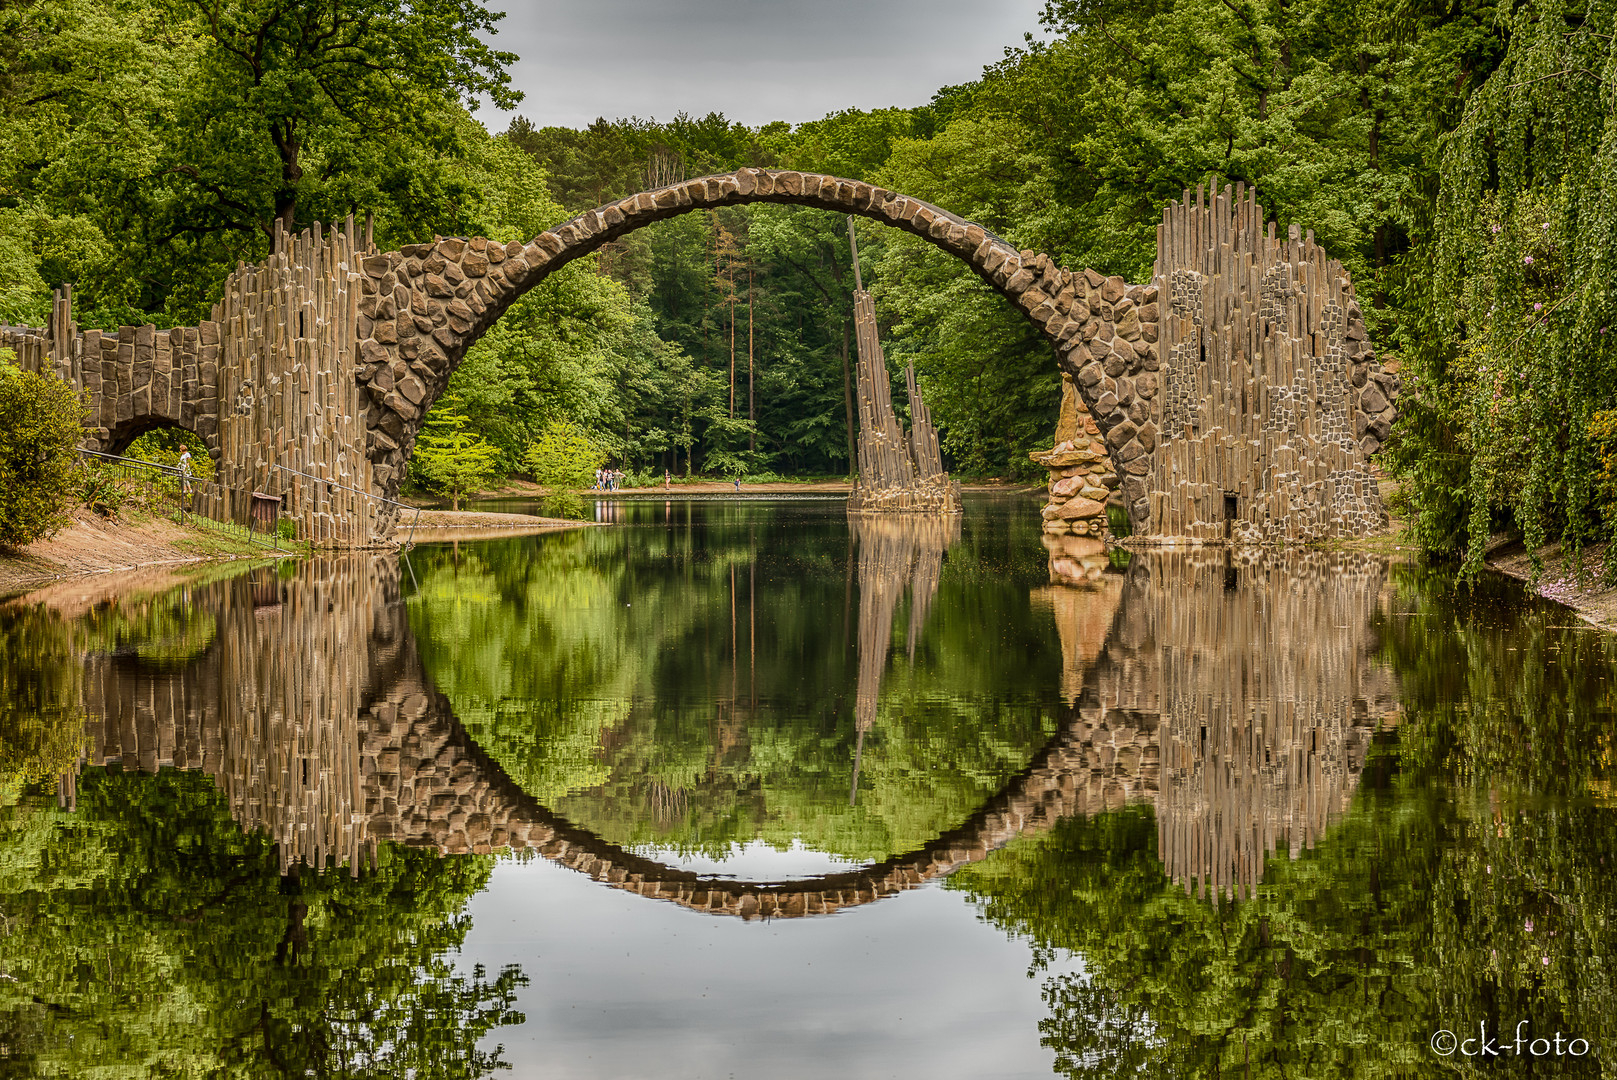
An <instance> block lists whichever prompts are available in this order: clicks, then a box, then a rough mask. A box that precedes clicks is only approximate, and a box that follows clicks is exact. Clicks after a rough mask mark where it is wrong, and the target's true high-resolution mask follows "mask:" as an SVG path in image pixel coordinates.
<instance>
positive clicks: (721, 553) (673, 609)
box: [411, 502, 1060, 860]
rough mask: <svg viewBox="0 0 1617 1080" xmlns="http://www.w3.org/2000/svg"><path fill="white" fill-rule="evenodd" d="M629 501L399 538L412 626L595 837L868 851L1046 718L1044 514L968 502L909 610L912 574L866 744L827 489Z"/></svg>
mask: <svg viewBox="0 0 1617 1080" xmlns="http://www.w3.org/2000/svg"><path fill="white" fill-rule="evenodd" d="M628 511H629V513H630V514H631V515H632V517H631V524H630V526H629V527H628V528H627V529H612V530H606V529H601V530H584V531H581V532H577V533H572V534H564V535H555V536H546V537H538V538H524V539H513V540H510V541H504V542H496V543H489V544H480V545H478V546H477V548H476V549H475V551H473V550H471V549H468V548H460V549H459V550H457V549H456V548H454V547H450V546H440V547H437V548H428V549H423V550H421V551H419V552H417V553H414V554H412V556H411V559H412V563H413V566H414V571H415V574H416V577H417V579H418V580H419V590H418V591H417V592H416V593H415V594H414V596H413V597H412V600H411V604H412V607H411V626H412V628H413V630H414V632H415V635H416V637H417V640H418V642H419V643H420V649H421V654H422V657H423V659H424V661H425V663H426V666H427V668H428V670H429V672H430V674H431V675H432V678H433V680H434V682H435V683H436V685H437V686H438V688H439V689H440V690H442V691H443V692H444V693H445V694H446V695H447V696H448V697H449V698H450V700H451V701H452V702H453V703H454V707H455V712H456V715H457V716H459V717H460V719H461V721H462V722H463V723H464V724H465V725H466V727H467V729H468V730H469V731H470V732H471V733H472V734H473V736H474V737H475V738H476V739H477V741H478V743H479V744H480V745H482V746H483V747H484V748H485V749H487V750H488V751H489V753H490V754H491V755H492V756H493V757H494V758H495V759H496V760H498V761H499V762H500V764H501V765H502V766H503V767H504V768H505V769H506V770H507V771H508V772H509V773H510V775H511V776H512V778H513V779H515V780H516V781H517V782H518V783H519V784H521V785H522V786H523V787H524V788H525V789H526V790H527V791H529V793H531V794H533V795H534V796H535V797H536V798H537V799H539V800H540V801H541V802H543V803H545V804H546V805H548V806H551V807H552V808H554V809H555V810H557V811H558V812H559V813H562V814H563V815H565V816H566V817H568V818H569V819H571V820H573V821H576V822H578V823H579V824H581V825H583V826H585V827H586V828H589V829H590V830H592V831H594V832H596V833H598V834H600V835H601V836H602V837H604V838H605V839H607V840H609V841H611V842H613V843H616V844H620V845H623V846H628V847H634V846H641V845H657V846H660V847H670V848H675V849H678V850H681V851H686V852H700V853H703V854H710V855H722V854H724V853H725V852H727V851H728V850H730V848H731V846H732V845H733V844H736V843H740V842H746V841H751V840H755V839H762V840H765V841H767V842H769V843H772V844H775V845H777V846H785V845H788V844H790V843H791V842H792V841H793V840H800V841H802V842H804V843H806V844H809V845H810V846H812V847H815V848H816V849H818V850H823V851H827V852H830V853H834V854H839V855H843V856H845V857H847V858H852V859H860V860H871V859H880V858H884V857H886V856H888V855H891V854H894V853H897V852H901V851H906V850H910V849H913V848H915V847H918V846H920V845H921V844H923V843H925V842H926V841H927V840H929V839H931V838H932V837H933V836H936V835H937V834H938V833H939V832H941V831H943V830H945V829H947V828H949V827H950V826H952V825H954V824H956V823H957V822H959V821H960V820H962V819H963V818H965V817H966V816H968V815H969V814H970V813H971V812H972V811H973V810H974V809H975V808H976V807H978V806H979V805H981V804H982V803H983V801H984V800H985V799H986V798H988V797H989V796H991V795H992V794H994V793H995V792H996V791H998V790H999V789H1000V788H1001V787H1002V786H1003V785H1004V784H1005V782H1006V781H1007V780H1008V779H1009V778H1010V777H1011V776H1013V775H1015V774H1016V772H1017V771H1018V770H1020V769H1021V768H1022V767H1023V766H1024V765H1025V764H1026V762H1027V761H1028V759H1029V758H1030V757H1031V755H1032V754H1033V753H1034V752H1035V751H1036V750H1037V749H1038V748H1039V747H1040V746H1042V745H1043V744H1044V743H1045V742H1046V741H1047V740H1048V739H1049V737H1050V735H1051V733H1052V732H1053V731H1054V730H1055V726H1056V723H1057V709H1058V706H1059V701H1058V699H1057V697H1056V694H1055V691H1056V688H1057V687H1058V686H1059V679H1060V648H1059V644H1058V643H1057V642H1056V641H1055V637H1054V633H1053V630H1052V628H1051V627H1050V625H1049V623H1048V620H1047V617H1046V618H1040V617H1039V616H1040V615H1041V614H1042V613H1037V612H1034V611H1033V609H1032V606H1031V605H1030V602H1029V585H1030V584H1033V583H1037V582H1038V581H1040V580H1041V579H1042V577H1043V571H1044V567H1043V565H1042V560H1038V559H1036V558H1035V555H1036V554H1040V553H1042V552H1041V549H1039V547H1038V546H1037V541H1036V532H1035V531H1034V530H1035V529H1036V522H1029V521H1025V520H1022V519H1020V518H1018V519H1015V520H1014V521H1010V520H1007V518H1006V516H1004V515H997V516H996V515H993V514H985V515H983V516H982V518H981V520H980V521H978V522H977V523H976V524H975V526H974V525H973V524H968V526H967V527H966V530H965V534H964V536H963V538H962V539H961V542H960V543H958V544H956V545H954V546H953V547H952V548H951V549H950V550H949V551H948V554H947V556H946V557H945V558H944V559H943V561H942V566H941V572H940V574H939V576H938V580H937V584H936V587H935V599H933V600H932V607H931V613H930V615H929V616H928V617H926V618H925V619H922V620H917V624H916V625H915V626H913V627H912V626H911V622H912V620H911V619H910V614H911V610H912V608H913V606H914V599H913V597H908V596H906V598H905V599H903V600H901V601H897V605H898V612H899V614H898V616H897V617H895V618H894V619H893V620H892V622H891V630H890V633H891V636H892V644H893V649H892V656H891V658H890V659H884V660H883V663H884V664H885V665H886V667H887V671H886V678H885V680H884V682H883V691H882V695H881V699H880V704H879V706H878V708H877V710H876V712H875V719H874V721H873V722H872V724H871V726H870V730H869V731H868V733H867V734H866V735H865V737H864V741H863V745H862V746H860V745H858V744H859V733H858V732H857V730H856V723H855V712H856V696H857V693H856V691H857V689H858V659H859V652H858V648H859V646H858V635H859V626H860V622H859V619H860V611H861V605H862V604H864V603H866V602H867V600H868V599H869V597H867V596H866V593H867V592H869V591H870V590H869V589H868V588H867V589H865V590H861V588H860V584H861V583H860V580H859V576H858V571H857V562H858V558H859V555H858V550H857V548H856V547H855V546H854V544H853V543H852V541H851V540H850V537H849V531H848V527H847V524H846V518H845V517H844V515H843V509H842V506H841V505H840V504H839V503H828V504H825V505H821V504H815V503H802V504H776V505H772V506H763V507H759V506H733V505H725V504H716V505H714V504H709V505H699V506H692V504H690V503H669V504H663V503H655V502H652V503H642V504H630V505H629V507H628ZM923 591H929V590H923ZM923 600H924V597H923ZM921 623H924V624H925V626H924V633H923V632H922V628H921V625H920V624H921ZM982 626H993V627H995V628H997V629H998V631H999V633H998V635H997V636H992V635H987V636H985V635H984V634H982V633H981V630H980V627H982ZM912 654H913V659H912ZM856 751H857V753H858V756H859V770H860V771H859V783H858V795H857V799H856V800H855V801H854V803H853V805H851V806H850V798H849V795H850V790H851V788H852V780H853V768H854V760H855V755H856Z"/></svg>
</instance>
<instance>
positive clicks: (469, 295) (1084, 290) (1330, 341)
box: [0, 169, 1398, 546]
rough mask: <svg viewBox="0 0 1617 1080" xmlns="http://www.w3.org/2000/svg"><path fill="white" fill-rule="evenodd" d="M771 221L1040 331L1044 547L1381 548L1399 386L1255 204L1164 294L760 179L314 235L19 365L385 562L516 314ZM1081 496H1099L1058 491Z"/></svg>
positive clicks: (1164, 233)
mask: <svg viewBox="0 0 1617 1080" xmlns="http://www.w3.org/2000/svg"><path fill="white" fill-rule="evenodd" d="M753 202H778V203H793V204H798V205H803V206H811V207H818V208H822V209H827V210H834V211H838V212H845V213H850V214H857V215H860V216H863V217H866V218H870V219H871V220H874V221H878V222H881V223H883V224H887V225H891V226H893V227H895V228H899V229H903V230H905V231H907V232H910V233H913V234H915V235H917V236H920V237H923V238H924V239H926V240H927V241H928V242H930V243H932V244H934V245H935V246H937V247H938V248H940V249H941V250H943V251H946V252H948V253H950V254H951V255H954V256H955V257H957V258H960V259H961V260H963V261H964V262H965V263H966V264H967V265H968V266H970V267H971V268H972V270H973V271H974V272H975V273H976V274H978V275H979V276H980V277H981V278H982V279H983V280H984V281H986V282H987V283H988V284H989V285H990V286H991V287H992V288H994V289H995V290H997V291H998V292H999V293H1001V294H1002V295H1003V296H1005V297H1006V298H1007V299H1008V300H1009V301H1010V303H1011V304H1012V305H1013V306H1014V307H1015V308H1016V309H1017V310H1019V311H1021V312H1022V313H1023V314H1024V315H1026V316H1027V317H1028V318H1029V319H1030V320H1031V321H1032V322H1033V324H1034V325H1035V326H1036V327H1038V328H1039V330H1040V331H1041V332H1042V333H1043V334H1044V335H1045V337H1046V338H1047V339H1048V340H1049V341H1050V342H1051V344H1052V346H1053V348H1054V350H1055V354H1056V360H1057V362H1058V364H1059V366H1060V369H1061V371H1062V372H1063V373H1064V374H1065V375H1066V376H1068V377H1070V378H1071V380H1072V385H1073V387H1074V390H1075V393H1076V394H1077V396H1078V397H1079V398H1081V399H1082V401H1083V402H1084V404H1085V405H1086V407H1087V408H1088V410H1089V417H1088V418H1087V421H1086V425H1085V428H1084V431H1083V432H1082V433H1081V434H1080V436H1079V437H1077V438H1074V439H1070V440H1063V442H1062V443H1061V444H1059V445H1057V446H1056V447H1054V448H1053V449H1052V451H1051V452H1050V453H1049V454H1045V455H1041V457H1040V461H1041V463H1042V464H1045V465H1047V466H1048V467H1049V468H1051V469H1052V471H1053V477H1052V485H1051V493H1052V496H1057V497H1059V498H1058V501H1059V505H1057V502H1054V501H1053V502H1052V504H1051V506H1049V507H1047V508H1046V519H1047V525H1046V528H1047V530H1048V531H1052V532H1061V531H1064V530H1065V529H1067V526H1066V524H1065V522H1066V521H1067V520H1070V519H1072V518H1074V517H1081V518H1086V519H1087V518H1090V517H1094V516H1095V515H1096V513H1097V512H1098V510H1099V507H1100V497H1101V496H1102V494H1103V492H1102V491H1099V490H1095V488H1096V486H1097V485H1098V487H1099V488H1101V489H1104V493H1105V494H1107V495H1109V494H1110V492H1111V491H1116V490H1120V491H1121V494H1122V497H1123V503H1124V505H1125V506H1126V508H1127V510H1128V513H1129V515H1130V517H1131V518H1132V520H1133V525H1134V531H1135V533H1136V535H1138V536H1157V537H1167V538H1172V537H1186V538H1189V539H1193V540H1198V541H1213V542H1220V543H1222V542H1226V541H1230V542H1275V541H1283V542H1297V541H1308V540H1319V539H1327V538H1331V537H1343V536H1355V535H1364V534H1365V533H1367V532H1368V531H1371V530H1373V529H1374V528H1375V527H1377V526H1378V525H1379V524H1380V522H1381V520H1382V512H1381V506H1380V498H1379V495H1378V494H1377V492H1376V484H1375V478H1374V476H1373V475H1372V473H1371V471H1370V468H1369V457H1370V455H1371V454H1372V453H1374V452H1375V451H1376V450H1378V449H1379V448H1380V446H1381V443H1382V440H1384V439H1385V438H1386V437H1387V434H1388V431H1389V429H1390V427H1391V425H1392V423H1393V421H1394V420H1395V419H1396V416H1397V410H1396V406H1395V404H1394V401H1395V399H1396V395H1397V391H1398V379H1397V376H1396V374H1395V373H1392V372H1388V371H1384V370H1383V369H1382V367H1381V365H1380V364H1379V363H1377V362H1376V359H1375V356H1374V353H1373V352H1372V351H1371V349H1370V345H1369V341H1368V336H1367V334H1366V333H1365V326H1364V319H1363V313H1362V312H1361V310H1360V308H1359V305H1358V303H1357V301H1356V300H1355V298H1354V293H1353V287H1352V282H1351V281H1350V280H1349V278H1348V275H1347V271H1346V270H1345V269H1344V268H1343V267H1342V265H1341V263H1339V262H1337V261H1335V260H1332V259H1330V258H1328V257H1327V256H1326V254H1325V253H1324V251H1323V250H1322V249H1321V248H1320V247H1319V245H1317V244H1316V243H1315V242H1314V240H1313V237H1312V235H1309V236H1307V237H1306V238H1304V237H1303V236H1302V235H1301V234H1300V233H1299V232H1298V230H1297V228H1296V227H1295V226H1293V227H1292V228H1291V229H1290V230H1289V233H1288V235H1286V236H1284V237H1282V236H1277V235H1276V231H1275V225H1274V223H1273V222H1270V221H1268V220H1267V219H1266V216H1265V214H1264V212H1263V208H1262V207H1261V206H1259V205H1258V204H1257V201H1256V198H1255V196H1254V195H1253V194H1252V193H1251V192H1249V191H1247V190H1246V189H1245V188H1244V186H1243V185H1235V186H1234V187H1233V188H1228V189H1226V190H1224V191H1222V192H1216V191H1215V192H1212V193H1206V192H1203V191H1201V190H1199V189H1198V191H1197V192H1196V193H1194V196H1193V195H1192V193H1191V192H1188V191H1187V192H1186V193H1185V197H1184V199H1183V201H1181V202H1178V203H1175V204H1172V205H1171V206H1169V207H1167V208H1166V209H1165V210H1164V213H1163V220H1162V224H1161V225H1159V226H1158V229H1157V263H1156V266H1155V268H1154V272H1153V274H1152V279H1151V282H1150V283H1149V284H1146V285H1130V284H1128V283H1127V282H1125V281H1124V280H1123V279H1122V278H1119V277H1110V278H1106V277H1102V276H1101V275H1100V274H1098V273H1096V272H1095V271H1093V270H1085V271H1083V272H1081V273H1078V272H1074V271H1071V270H1067V269H1064V268H1062V267H1060V266H1058V265H1056V264H1055V263H1054V262H1053V261H1052V260H1051V259H1050V257H1049V256H1048V255H1042V254H1038V253H1035V252H1032V251H1016V250H1015V249H1013V248H1011V246H1010V245H1009V244H1008V243H1006V242H1005V241H1004V240H1002V239H1000V238H999V237H996V236H994V235H993V234H992V233H990V232H988V231H987V230H986V229H984V228H983V227H982V226H980V225H977V224H974V223H973V222H970V221H967V220H965V219H964V218H961V217H959V216H957V215H954V214H951V213H948V212H947V211H944V210H941V209H939V208H938V207H935V206H932V205H930V204H928V203H926V202H923V201H921V200H919V199H913V198H910V197H908V196H905V195H902V194H900V193H898V192H893V191H888V190H886V189H883V188H878V187H874V186H872V185H869V184H865V183H862V182H859V181H853V180H844V179H840V178H837V177H831V176H823V175H820V174H815V173H800V172H781V171H770V170H762V169H743V170H740V171H738V172H735V173H731V174H725V175H721V176H709V177H703V178H701V179H697V180H691V181H687V182H685V183H681V184H676V185H672V186H669V187H666V188H659V189H657V190H656V191H649V192H642V193H640V194H637V195H634V196H631V197H629V198H626V199H622V200H619V201H618V202H615V203H612V204H609V205H607V206H604V207H600V208H598V209H595V210H591V211H589V212H587V213H584V214H580V215H579V216H578V217H575V218H573V219H572V220H571V221H569V222H567V223H565V224H563V225H560V226H558V227H556V228H555V229H551V230H547V231H546V232H544V233H542V234H540V235H539V236H538V237H537V238H535V239H534V240H532V241H530V242H528V243H526V244H521V243H514V242H513V243H510V244H505V245H499V244H494V243H491V242H490V241H488V240H486V239H482V238H472V239H459V238H451V239H440V240H435V241H434V242H433V243H430V244H417V245H411V246H409V247H406V248H404V249H402V250H400V251H396V252H387V253H366V252H364V251H362V250H361V248H362V245H361V244H360V242H359V240H358V239H357V237H356V235H355V231H354V229H353V223H352V222H351V221H350V222H348V223H347V226H346V227H345V228H332V229H330V230H322V229H321V228H320V227H319V225H318V223H316V226H315V227H314V228H312V229H308V230H305V231H304V232H302V233H300V234H298V235H297V236H282V237H281V238H280V240H281V243H279V244H278V245H277V252H276V254H275V255H273V256H271V257H270V258H269V259H268V260H266V261H265V262H263V263H261V264H258V265H256V266H242V267H238V268H237V270H236V271H235V272H234V273H233V274H232V275H231V276H230V278H229V280H228V281H227V282H226V287H225V295H224V297H223V299H222V300H221V301H220V302H219V303H218V304H217V305H215V307H214V310H213V312H212V318H211V319H210V320H209V321H207V322H204V323H202V324H200V325H199V326H197V327H194V328H185V327H182V328H179V329H175V330H164V331H157V330H155V329H154V328H153V327H150V326H146V327H122V328H120V329H119V332H118V334H117V335H116V336H112V335H108V334H102V333H101V332H99V331H86V332H84V333H79V332H78V331H77V330H76V328H74V327H73V325H72V321H71V318H70V316H69V314H68V312H67V308H68V306H69V305H68V304H67V302H66V297H65V296H62V297H59V302H58V305H57V315H56V316H53V319H52V323H51V327H50V328H49V329H48V330H42V331H35V330H29V329H26V328H0V345H4V346H10V347H13V348H16V349H17V350H18V357H19V359H20V360H21V361H22V363H23V366H24V367H27V368H54V370H56V371H57V372H59V373H60V374H61V375H62V376H63V377H64V378H67V379H70V380H71V381H73V382H74V383H75V385H78V386H80V387H81V388H82V389H83V390H84V391H85V392H86V394H87V397H88V403H89V405H90V414H91V415H90V420H89V421H88V423H87V430H86V433H85V441H86V444H87V445H88V446H89V447H90V448H91V449H99V448H100V446H101V445H103V444H105V443H106V442H107V441H108V440H109V439H110V438H111V437H112V433H113V431H114V430H115V429H116V428H117V427H118V426H119V425H122V424H127V423H143V422H147V421H149V420H151V419H152V418H156V417H161V418H165V419H167V418H172V417H173V416H175V414H176V412H177V414H178V421H179V423H180V425H181V426H184V427H188V428H191V429H192V430H194V431H197V432H198V433H199V434H201V435H202V437H203V438H204V439H205V440H207V444H208V447H209V451H210V453H213V454H216V455H217V460H218V461H219V465H220V470H219V475H220V477H221V480H222V482H225V483H227V484H228V485H230V486H232V487H235V488H239V489H242V490H253V491H267V492H273V493H279V494H281V495H282V496H283V498H284V499H285V500H286V501H285V502H284V504H283V512H284V513H287V514H289V515H290V516H292V517H293V518H295V519H297V520H298V522H299V523H300V535H304V536H307V537H309V538H310V539H312V540H314V541H315V542H316V543H320V544H329V545H334V546H346V545H352V544H365V543H370V542H375V541H385V540H386V539H388V538H389V537H390V536H391V529H392V524H393V520H394V518H395V517H396V514H397V508H396V506H395V505H393V504H389V503H385V502H383V501H380V500H377V499H374V498H369V499H368V498H366V497H365V496H366V495H367V494H368V495H375V496H382V497H383V498H391V497H392V496H393V495H394V494H396V492H397V490H398V487H399V483H400V480H401V479H402V477H403V472H404V466H405V463H406V462H407V460H408V459H409V456H410V452H411V450H412V449H413V448H414V444H415V439H416V434H417V429H418V428H419V426H420V423H421V420H422V418H423V416H424V415H425V413H426V411H427V410H428V409H429V408H430V407H431V406H432V404H433V402H434V401H435V400H436V399H437V397H438V396H439V394H441V393H442V392H443V390H444V388H445V386H446V385H447V384H448V381H449V376H450V374H451V373H452V372H453V371H454V369H455V368H456V367H457V366H458V365H459V363H460V362H461V360H462V358H463V357H464V356H465V353H466V350H467V348H468V347H469V346H470V345H471V344H472V343H473V342H475V341H476V340H477V339H478V337H479V336H480V335H482V334H483V333H484V332H485V331H486V330H487V329H488V328H489V327H490V326H491V325H493V324H494V322H495V321H496V320H498V319H499V317H500V315H501V314H502V313H503V312H504V311H505V310H506V309H507V308H508V307H509V306H510V305H511V304H512V303H514V302H515V301H516V300H517V299H518V298H519V297H520V296H522V294H523V293H525V292H526V291H527V290H529V289H531V288H533V287H534V286H535V285H537V284H539V283H540V282H541V281H543V280H544V279H545V278H546V277H547V276H548V275H549V274H550V273H552V272H553V271H555V270H556V269H558V268H560V267H562V266H565V265H566V264H567V263H569V262H571V261H572V260H574V259H576V258H579V257H581V256H583V255H585V254H588V253H589V252H591V251H594V250H596V249H597V248H599V247H600V246H601V245H603V244H605V243H607V242H608V241H610V240H612V239H614V238H616V237H618V236H622V235H623V234H625V233H627V232H630V231H632V230H634V229H637V228H641V227H642V226H644V225H647V224H650V223H652V222H655V221H659V220H662V219H664V218H668V217H673V216H675V215H677V214H681V213H685V212H688V211H690V210H696V209H702V208H710V207H718V206H729V205H736V204H742V203H753ZM1159 294H1160V299H1159ZM1101 464H1104V465H1106V466H1108V468H1106V469H1105V470H1103V471H1101V472H1100V473H1099V474H1098V475H1097V474H1096V472H1095V469H1094V466H1096V465H1101ZM1080 472H1081V473H1083V474H1084V476H1085V478H1086V479H1085V482H1084V483H1083V484H1082V485H1081V486H1082V487H1083V488H1084V490H1085V491H1087V492H1089V494H1084V493H1083V492H1079V493H1077V494H1076V497H1075V498H1074V496H1073V495H1072V494H1070V493H1065V492H1063V491H1061V490H1058V485H1061V484H1063V483H1065V484H1066V486H1067V487H1071V486H1073V484H1074V483H1076V481H1075V480H1074V479H1073V477H1074V476H1075V475H1076V474H1077V473H1080ZM1091 496H1093V497H1091ZM1057 519H1060V520H1057Z"/></svg>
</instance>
